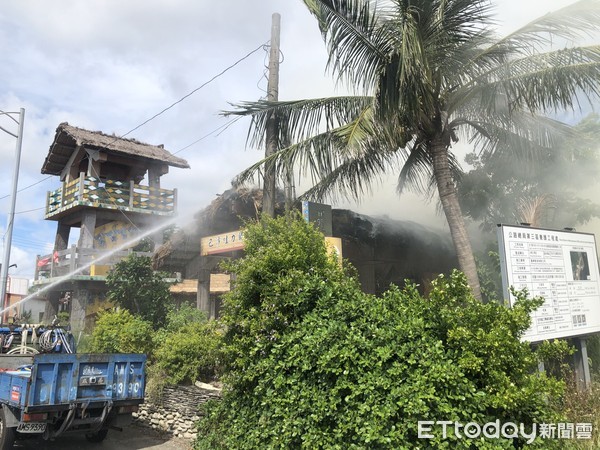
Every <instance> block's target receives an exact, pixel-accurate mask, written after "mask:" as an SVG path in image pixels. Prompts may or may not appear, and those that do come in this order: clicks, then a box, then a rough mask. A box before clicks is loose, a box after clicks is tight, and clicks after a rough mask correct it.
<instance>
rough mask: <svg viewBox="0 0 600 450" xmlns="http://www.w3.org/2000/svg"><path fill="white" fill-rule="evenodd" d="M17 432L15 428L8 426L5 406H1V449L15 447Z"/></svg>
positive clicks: (6, 449)
mask: <svg viewBox="0 0 600 450" xmlns="http://www.w3.org/2000/svg"><path fill="white" fill-rule="evenodd" d="M16 437H17V432H16V430H15V428H9V427H7V426H6V417H5V416H4V408H2V407H0V450H10V449H12V448H13V444H14V443H15V438H16Z"/></svg>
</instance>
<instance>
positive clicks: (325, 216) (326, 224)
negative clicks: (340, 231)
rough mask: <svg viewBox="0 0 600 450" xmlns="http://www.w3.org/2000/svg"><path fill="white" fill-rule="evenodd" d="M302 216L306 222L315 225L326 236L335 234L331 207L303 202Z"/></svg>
mask: <svg viewBox="0 0 600 450" xmlns="http://www.w3.org/2000/svg"><path fill="white" fill-rule="evenodd" d="M302 216H303V217H304V219H305V220H306V221H308V222H311V223H314V224H315V226H316V227H317V229H318V230H319V231H321V233H323V234H324V235H325V236H331V235H332V234H333V227H332V219H331V217H332V216H331V205H325V204H323V203H313V202H307V201H303V202H302Z"/></svg>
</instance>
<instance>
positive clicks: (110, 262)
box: [34, 245, 152, 282]
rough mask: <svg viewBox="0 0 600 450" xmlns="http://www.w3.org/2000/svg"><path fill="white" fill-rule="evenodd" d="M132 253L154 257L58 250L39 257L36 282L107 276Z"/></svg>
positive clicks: (96, 251) (84, 249) (103, 251)
mask: <svg viewBox="0 0 600 450" xmlns="http://www.w3.org/2000/svg"><path fill="white" fill-rule="evenodd" d="M131 253H135V254H137V255H138V256H152V252H134V251H132V250H120V251H111V250H97V249H94V248H79V247H77V246H76V245H72V246H71V247H69V248H67V249H65V250H56V251H55V252H54V253H52V254H50V255H43V256H42V255H38V256H37V259H36V265H35V277H34V280H35V281H37V282H43V281H44V280H47V279H52V278H57V277H64V276H67V275H70V274H73V275H75V276H76V275H82V276H105V275H106V273H107V272H108V271H109V270H110V269H111V268H112V267H113V266H114V265H116V264H117V263H118V262H120V261H122V260H123V259H124V258H126V257H127V256H129V255H130V254H131Z"/></svg>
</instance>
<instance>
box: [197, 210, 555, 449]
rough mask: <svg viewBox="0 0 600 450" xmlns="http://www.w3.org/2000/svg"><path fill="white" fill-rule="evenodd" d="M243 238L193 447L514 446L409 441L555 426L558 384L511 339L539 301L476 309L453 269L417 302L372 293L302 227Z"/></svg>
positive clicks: (268, 229)
mask: <svg viewBox="0 0 600 450" xmlns="http://www.w3.org/2000/svg"><path fill="white" fill-rule="evenodd" d="M244 236H245V237H244V239H245V241H246V256H244V257H243V258H241V259H240V260H238V261H235V262H233V263H232V264H231V268H232V269H235V273H236V274H237V277H236V282H235V285H234V286H233V289H232V291H231V292H230V293H229V294H228V295H227V296H226V298H225V301H224V315H223V320H224V321H225V323H226V324H227V325H228V329H227V331H226V333H225V336H224V343H225V345H224V355H225V360H224V362H225V374H224V377H223V380H224V390H223V398H222V400H221V401H219V402H218V403H216V404H213V405H212V407H209V409H208V411H207V413H208V415H207V416H206V417H205V418H204V419H203V420H202V421H201V422H200V424H199V425H198V436H199V437H198V441H197V442H196V448H197V449H220V448H236V449H258V448H307V449H364V448H377V449H409V448H458V449H473V448H485V449H491V448H494V449H496V448H521V445H522V444H523V442H522V441H520V440H519V439H514V440H513V439H493V440H470V439H460V438H459V437H458V436H456V435H454V433H453V432H451V433H450V435H449V436H448V437H446V438H443V437H442V435H441V431H440V430H438V432H437V433H436V434H437V436H436V438H435V439H433V440H423V439H419V437H418V422H419V421H423V420H425V421H426V420H432V421H436V420H452V421H457V422H461V423H462V424H465V423H467V422H476V423H479V424H485V423H488V422H494V421H496V420H499V421H500V422H501V423H505V422H516V423H523V424H525V426H526V427H527V429H528V430H529V429H530V428H531V424H532V423H534V422H537V423H542V422H546V423H556V422H560V421H561V418H560V415H559V414H558V413H557V412H556V409H555V407H556V405H557V401H558V399H559V398H560V395H561V391H562V387H563V386H562V383H560V382H557V381H556V380H554V379H551V378H548V377H546V376H545V375H543V374H539V373H537V372H536V370H535V367H536V364H537V357H536V354H535V353H534V352H532V350H531V348H530V346H529V344H528V343H525V342H521V340H520V337H521V336H522V335H523V333H524V332H525V330H526V329H527V328H528V326H529V323H530V318H529V315H530V313H531V311H532V309H533V308H535V307H536V306H539V305H540V304H541V303H542V302H541V301H540V300H539V299H538V300H526V299H524V298H523V296H522V295H520V300H519V301H518V303H517V305H516V306H515V307H514V308H513V309H508V308H505V307H503V306H501V305H498V304H495V303H490V304H483V303H481V302H479V301H477V300H475V299H474V298H473V297H472V295H471V293H470V291H469V287H468V285H467V283H466V280H465V278H464V276H463V275H462V274H460V273H457V272H456V273H454V274H452V275H451V276H449V277H444V276H440V277H439V278H438V279H437V280H435V281H434V283H433V286H432V290H431V293H430V294H429V296H428V297H427V298H424V297H422V296H421V295H420V294H419V293H418V291H417V287H416V286H414V285H409V286H407V287H406V288H405V289H403V290H400V289H399V288H397V287H392V288H391V289H390V290H389V291H388V292H386V293H384V295H382V296H381V297H375V296H372V295H368V294H365V293H363V292H362V291H361V289H360V285H359V283H358V280H357V278H356V277H354V276H352V272H350V273H349V272H348V270H350V268H348V267H346V268H342V267H340V265H339V264H338V263H337V262H336V261H335V260H334V259H332V258H329V257H328V255H327V253H326V249H325V245H324V243H323V236H322V235H321V234H320V233H319V232H317V231H316V230H315V229H314V228H313V226H312V225H311V224H308V223H306V222H304V221H302V220H292V219H291V218H290V217H289V216H288V217H280V218H277V219H271V218H267V219H265V220H264V221H263V222H262V223H260V224H254V225H250V226H249V227H248V229H247V230H246V231H245V235H244ZM549 345H550V344H549ZM563 442H564V441H554V442H552V441H551V440H539V441H537V442H534V443H533V444H532V445H531V446H530V447H528V448H544V449H548V448H557V447H559V445H558V444H560V446H561V447H560V448H562V444H563ZM553 446H555V447H553Z"/></svg>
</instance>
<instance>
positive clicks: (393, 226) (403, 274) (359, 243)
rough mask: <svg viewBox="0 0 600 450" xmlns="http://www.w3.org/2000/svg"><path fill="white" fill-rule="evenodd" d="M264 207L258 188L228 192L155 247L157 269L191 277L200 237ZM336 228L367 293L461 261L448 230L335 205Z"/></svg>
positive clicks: (423, 278)
mask: <svg viewBox="0 0 600 450" xmlns="http://www.w3.org/2000/svg"><path fill="white" fill-rule="evenodd" d="M279 198H281V202H280V201H279V200H278V202H276V203H277V206H278V208H276V210H278V211H279V213H282V212H283V196H282V195H281V197H279ZM261 208H262V191H261V190H259V189H252V190H249V189H237V190H236V189H230V190H228V191H226V192H224V193H223V194H221V195H220V196H218V197H217V198H216V199H215V200H214V201H213V202H212V203H211V204H210V205H209V206H208V207H207V208H205V209H203V210H202V211H200V212H199V213H198V214H196V216H195V221H194V223H193V224H192V225H191V226H188V227H186V228H184V229H182V230H179V231H178V232H177V233H176V234H174V235H173V236H172V237H171V239H170V240H169V241H167V242H166V243H165V244H164V245H163V246H161V247H159V248H158V249H157V250H156V251H155V253H154V257H153V263H154V266H155V268H157V269H160V270H164V271H167V272H169V271H173V272H182V273H184V276H185V277H186V278H192V277H194V276H196V274H197V265H196V264H197V263H198V258H199V254H200V240H201V238H202V237H205V236H209V235H214V234H219V233H225V232H229V231H232V230H236V229H239V228H240V227H242V226H243V222H244V219H246V220H247V219H252V218H255V217H257V215H258V213H259V212H260V211H261ZM332 228H333V236H336V237H339V238H341V239H342V246H343V250H342V253H343V256H344V258H347V259H348V260H350V262H352V264H353V265H354V267H355V268H356V269H357V271H358V274H359V279H360V281H361V284H362V286H363V289H365V291H366V292H370V293H381V292H383V290H385V289H387V288H388V287H389V285H390V283H394V284H396V285H400V286H401V285H402V283H403V282H404V280H405V279H410V280H413V281H414V282H416V283H418V284H420V285H421V286H426V284H427V282H428V280H431V279H432V278H434V277H435V276H436V275H437V274H439V273H447V272H449V271H450V270H451V269H452V268H453V267H456V265H457V262H456V256H455V252H454V248H453V246H452V241H451V239H450V236H449V234H448V233H447V232H440V231H438V230H434V229H431V228H428V227H426V226H424V225H420V224H417V223H414V222H412V221H410V220H393V219H389V218H386V217H370V216H366V215H363V214H358V213H355V212H353V211H349V210H345V209H332ZM210 258H217V256H211V257H210ZM192 262H193V263H192Z"/></svg>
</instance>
